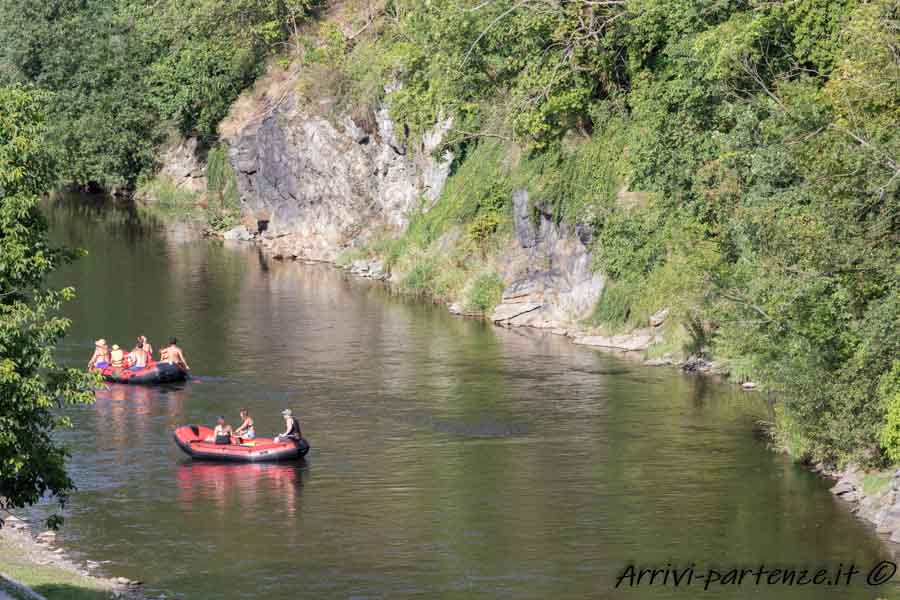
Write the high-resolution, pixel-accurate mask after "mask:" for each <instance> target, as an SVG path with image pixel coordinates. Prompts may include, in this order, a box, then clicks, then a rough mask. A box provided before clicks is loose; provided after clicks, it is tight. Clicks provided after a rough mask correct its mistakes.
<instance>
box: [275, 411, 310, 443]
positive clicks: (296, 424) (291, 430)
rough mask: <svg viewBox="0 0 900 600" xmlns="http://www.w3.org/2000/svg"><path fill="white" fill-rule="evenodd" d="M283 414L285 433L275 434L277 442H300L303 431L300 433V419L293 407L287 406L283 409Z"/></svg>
mask: <svg viewBox="0 0 900 600" xmlns="http://www.w3.org/2000/svg"><path fill="white" fill-rule="evenodd" d="M281 416H282V417H284V427H285V429H284V433H282V434H280V435H276V436H275V441H276V442H286V441H287V440H293V441H295V442H299V441H300V438H301V437H302V435H303V434H302V433H300V421H298V420H297V418H296V417H295V416H294V413H293V411H291V409H289V408H286V409H284V410H283V411H281Z"/></svg>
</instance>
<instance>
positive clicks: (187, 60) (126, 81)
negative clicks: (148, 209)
mask: <svg viewBox="0 0 900 600" xmlns="http://www.w3.org/2000/svg"><path fill="white" fill-rule="evenodd" d="M314 4H315V2H313V0H229V1H227V2H226V1H223V0H188V1H181V0H177V1H176V0H164V1H162V2H157V3H154V4H153V5H152V6H150V5H147V4H146V3H144V2H136V1H134V0H92V1H90V2H54V3H46V2H39V1H38V0H0V13H2V14H3V15H4V18H3V19H2V20H0V84H2V83H3V82H4V81H7V82H9V81H20V82H29V83H32V84H34V85H35V86H38V87H40V88H43V89H46V90H50V91H52V92H54V95H53V96H52V98H51V99H50V101H49V102H48V112H49V117H50V118H49V120H48V123H49V127H50V131H49V133H48V141H49V142H50V143H51V147H52V148H53V150H54V153H55V154H56V155H57V156H58V157H59V165H60V167H61V171H62V172H61V179H62V181H63V182H64V183H67V184H74V185H78V186H98V185H99V186H102V187H105V188H113V187H119V186H128V187H130V186H133V185H134V184H135V183H136V182H137V180H138V179H139V178H140V177H141V176H142V175H144V176H149V174H150V173H151V172H152V171H153V170H154V169H155V167H156V154H157V152H158V149H159V147H160V146H161V144H162V143H163V142H164V141H165V139H166V132H167V129H168V128H169V127H170V126H171V125H174V126H176V127H177V128H178V129H179V131H180V132H181V133H182V134H183V135H191V136H197V137H198V138H200V139H201V141H203V142H204V143H207V142H212V141H213V140H214V139H215V137H216V127H217V125H218V123H219V121H220V120H221V119H222V118H223V117H224V116H225V114H226V113H227V111H228V109H229V107H230V105H231V103H232V102H233V101H234V100H235V99H236V98H237V96H238V94H239V93H240V92H241V91H242V90H243V89H244V88H246V87H247V86H248V85H249V84H250V83H251V82H252V81H253V80H254V78H255V77H256V76H257V74H258V73H259V72H260V68H261V66H262V64H263V61H264V59H265V58H266V56H267V55H268V54H270V53H271V52H272V51H273V50H276V49H278V48H279V47H280V45H281V44H283V43H284V41H285V40H286V39H287V37H288V36H289V35H292V34H293V33H294V32H296V31H297V23H298V22H300V21H302V20H303V19H304V18H306V15H307V14H308V13H309V11H310V10H311V9H312V7H313V5H314Z"/></svg>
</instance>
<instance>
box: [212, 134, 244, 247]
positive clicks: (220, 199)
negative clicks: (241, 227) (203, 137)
mask: <svg viewBox="0 0 900 600" xmlns="http://www.w3.org/2000/svg"><path fill="white" fill-rule="evenodd" d="M206 195H207V198H206V201H207V208H206V220H207V222H208V223H209V225H210V227H212V228H213V229H215V230H219V231H224V230H227V229H231V228H232V227H235V226H237V225H238V224H239V223H240V221H241V209H240V201H239V199H238V191H237V179H236V178H235V175H234V169H232V167H231V162H229V160H228V154H227V151H226V149H225V146H224V145H221V144H220V145H216V146H215V147H213V148H212V149H210V151H209V154H208V155H207V159H206Z"/></svg>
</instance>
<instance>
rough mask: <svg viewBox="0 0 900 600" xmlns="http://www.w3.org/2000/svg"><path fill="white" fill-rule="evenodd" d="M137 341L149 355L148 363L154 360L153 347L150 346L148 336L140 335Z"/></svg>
mask: <svg viewBox="0 0 900 600" xmlns="http://www.w3.org/2000/svg"><path fill="white" fill-rule="evenodd" d="M137 341H139V342H140V343H141V346H142V347H143V348H144V351H145V352H146V353H147V362H150V361H151V360H153V346H151V345H150V342H149V341H147V336H146V335H139V336H138V339H137Z"/></svg>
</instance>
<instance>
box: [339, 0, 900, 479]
mask: <svg viewBox="0 0 900 600" xmlns="http://www.w3.org/2000/svg"><path fill="white" fill-rule="evenodd" d="M898 11H900V9H898V7H897V5H896V2H892V1H890V0H874V1H872V2H865V3H859V2H854V1H852V0H846V1H843V0H842V1H839V2H823V1H822V0H800V1H798V2H794V3H789V4H780V3H746V2H718V3H712V4H710V3H698V2H695V1H693V0H675V1H663V0H633V1H629V2H628V3H627V5H625V6H624V7H623V5H619V4H616V3H609V4H603V3H600V4H598V3H593V2H587V1H586V0H585V1H581V0H573V1H572V2H561V3H550V2H547V3H543V2H541V3H527V2H526V3H518V2H515V1H514V0H498V1H496V2H489V3H484V2H478V1H476V0H472V1H471V2H469V1H466V2H463V3H460V2H456V1H451V0H433V1H431V2H413V1H412V0H410V1H408V2H407V1H404V0H398V1H397V2H394V3H393V4H392V5H391V7H389V9H388V10H387V13H386V21H385V23H384V24H383V26H382V27H381V28H380V30H379V33H378V35H373V39H371V40H367V41H366V42H365V44H359V43H357V44H354V45H353V47H346V46H345V47H337V46H335V48H334V50H335V56H336V57H337V58H332V59H330V60H332V61H333V62H334V63H335V64H338V65H339V70H340V72H341V77H344V78H346V80H347V81H348V82H349V83H346V84H345V85H349V86H352V85H356V84H357V83H359V82H361V81H363V80H365V78H366V77H365V75H372V81H373V82H378V84H377V85H376V84H368V85H361V86H359V87H358V88H357V89H358V90H361V91H360V92H359V93H358V94H357V96H356V98H355V99H354V100H353V102H352V103H355V102H363V101H365V98H366V97H370V98H381V93H382V92H381V87H380V84H381V83H383V82H389V81H391V80H394V79H396V80H398V81H399V82H400V83H401V84H402V85H401V86H400V89H399V90H398V91H395V92H393V93H391V94H389V95H388V96H387V98H386V100H387V102H388V103H389V105H390V109H391V112H392V115H393V116H394V117H395V119H396V120H398V121H399V122H401V123H402V124H403V125H404V126H405V127H406V128H407V130H408V131H409V138H410V140H412V141H415V140H417V139H419V138H420V137H421V136H422V134H423V133H424V132H425V131H427V130H428V129H429V128H430V127H432V126H433V125H434V123H436V122H437V121H439V120H441V119H445V118H448V117H450V118H452V120H453V129H452V131H451V133H450V134H449V136H448V138H447V140H446V144H447V145H448V146H451V147H453V149H454V150H455V153H456V155H457V171H456V173H455V174H454V176H453V177H451V179H450V181H449V182H448V184H447V186H446V189H445V192H444V194H443V196H442V197H441V199H440V201H439V202H438V203H437V204H436V205H435V206H434V207H433V208H431V210H430V211H428V212H426V213H424V214H421V215H416V216H414V218H413V221H412V223H411V225H410V228H409V230H408V231H407V232H406V234H405V235H404V236H403V237H402V238H401V239H400V240H397V241H396V242H390V243H388V242H384V243H383V244H382V246H383V248H384V250H385V253H386V254H387V255H388V257H389V258H388V260H387V262H388V263H389V264H391V265H392V266H393V267H394V268H398V269H401V270H404V269H406V271H405V272H407V273H410V272H411V273H413V274H414V275H413V276H412V280H413V281H414V282H416V285H415V286H413V287H416V288H417V289H426V288H429V286H431V287H434V286H433V282H434V281H436V279H437V274H438V273H440V272H442V271H443V270H444V269H445V268H449V267H451V266H454V267H459V265H460V264H465V260H466V259H469V260H471V259H472V258H476V259H478V261H479V262H489V261H490V260H491V258H490V257H491V256H492V253H493V251H494V249H496V248H497V247H498V244H499V243H501V241H502V240H503V239H504V236H505V235H506V233H507V231H508V229H507V228H506V223H508V212H509V211H508V205H506V204H504V202H508V198H509V194H510V192H511V191H512V190H514V189H517V188H520V187H525V188H527V189H528V190H529V191H530V196H531V198H532V201H533V204H534V206H535V207H536V209H538V208H539V209H540V211H541V212H543V213H544V214H550V215H552V217H553V218H555V219H556V220H558V221H567V222H569V223H570V224H571V223H575V224H579V225H581V226H582V227H588V228H589V229H590V231H591V232H592V234H593V241H592V249H593V253H594V257H595V259H594V260H595V263H594V267H595V268H597V269H599V270H601V271H603V272H604V273H605V274H606V275H607V276H608V277H609V278H610V284H609V285H608V287H607V290H606V292H605V294H604V296H603V298H602V299H601V301H600V303H599V304H598V305H597V307H596V310H595V312H594V315H593V317H592V321H593V322H594V323H596V324H599V325H602V326H604V327H607V328H610V329H622V328H628V327H635V326H643V325H645V324H646V320H647V318H648V317H649V316H650V315H651V314H653V313H654V312H656V311H657V310H658V309H660V308H662V307H667V308H669V309H670V317H669V321H670V324H667V328H668V327H670V326H671V328H672V330H673V331H677V332H680V333H678V334H677V335H674V334H673V337H672V340H670V341H669V343H670V344H671V343H675V340H677V343H680V344H682V345H683V347H684V351H685V352H703V353H715V354H716V355H717V356H721V357H726V358H728V359H730V360H731V361H732V362H733V364H734V365H735V372H736V376H737V377H738V378H741V377H748V376H750V375H751V374H752V377H753V379H754V381H756V382H757V383H759V384H760V385H761V386H762V387H763V388H765V389H767V390H770V391H774V392H777V398H778V403H777V406H776V418H775V423H774V430H773V435H774V437H775V440H776V442H777V443H779V444H781V445H783V447H787V448H790V449H791V451H792V452H794V453H795V454H796V455H797V456H803V457H808V458H814V459H817V460H821V459H826V460H836V461H838V462H845V461H849V460H857V461H862V462H865V463H878V462H879V461H881V460H882V454H881V451H880V450H879V448H880V447H882V446H883V447H884V448H885V450H886V451H887V452H888V457H889V458H892V459H900V455H897V454H894V453H893V452H894V450H893V449H894V447H895V445H900V443H898V442H897V441H896V440H895V439H894V438H893V437H891V436H892V435H895V433H890V432H894V431H895V428H898V427H900V426H897V425H896V423H900V416H898V415H900V409H895V412H897V413H898V414H893V413H892V412H891V405H892V402H893V398H894V396H890V400H889V399H887V396H884V394H883V393H882V392H879V389H880V388H879V387H878V386H879V383H878V382H880V381H882V380H883V378H884V377H886V375H885V374H886V373H889V372H891V369H892V364H894V363H893V361H895V360H897V358H898V356H900V344H898V340H900V322H898V321H900V301H898V300H897V298H898V297H900V271H898V270H897V268H896V265H897V264H900V245H898V244H897V240H898V239H900V219H898V218H897V215H898V214H900V200H898V195H900V177H898V175H897V173H898V170H897V169H898V167H897V161H898V159H897V157H898V156H900V128H898V127H897V123H900V60H898V59H897V52H896V47H897V44H896V23H897V21H898V19H900V13H898ZM356 47H358V48H366V52H365V54H366V55H367V56H368V57H372V56H376V55H377V56H378V57H380V58H378V59H377V60H374V59H371V58H370V60H371V61H372V62H370V63H369V64H376V63H377V64H378V65H379V66H378V68H372V69H370V70H366V69H359V68H355V70H351V69H350V68H348V65H349V64H350V62H352V61H354V60H360V59H361V58H362V57H361V56H360V57H357V58H353V54H354V48H356ZM386 57H389V59H388V58H386ZM359 64H364V63H363V62H360V63H359ZM351 71H352V72H351ZM473 140H475V141H477V142H478V143H474V144H473ZM512 155H518V156H519V157H520V158H519V159H517V160H510V156H512ZM495 198H496V199H498V201H497V203H496V204H494V203H493V200H492V199H495ZM501 198H503V199H506V200H504V202H501V201H500V200H499V199H501ZM454 232H456V235H457V236H458V237H457V238H455V239H457V240H458V241H456V242H454V243H451V244H450V247H451V248H452V249H453V251H448V250H447V244H448V242H447V240H448V239H451V238H452V237H453V235H454ZM460 236H461V237H460ZM482 248H483V249H482ZM413 256H415V257H417V258H416V259H412V258H411V257H413ZM422 257H431V258H430V260H431V262H428V261H426V262H424V263H422V262H421V260H422ZM438 259H440V260H438ZM434 261H438V263H437V264H439V265H440V267H435V265H434ZM459 268H462V267H459ZM465 269H466V270H467V271H469V272H470V285H471V278H472V277H475V273H478V272H480V271H479V270H478V269H471V268H469V267H468V266H465ZM424 282H430V283H428V284H427V285H426V284H425V283H424ZM876 399H881V400H880V401H876ZM886 419H887V420H888V421H887V422H888V425H887V426H885V422H886ZM896 435H897V436H898V439H900V433H898V434H896Z"/></svg>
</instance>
